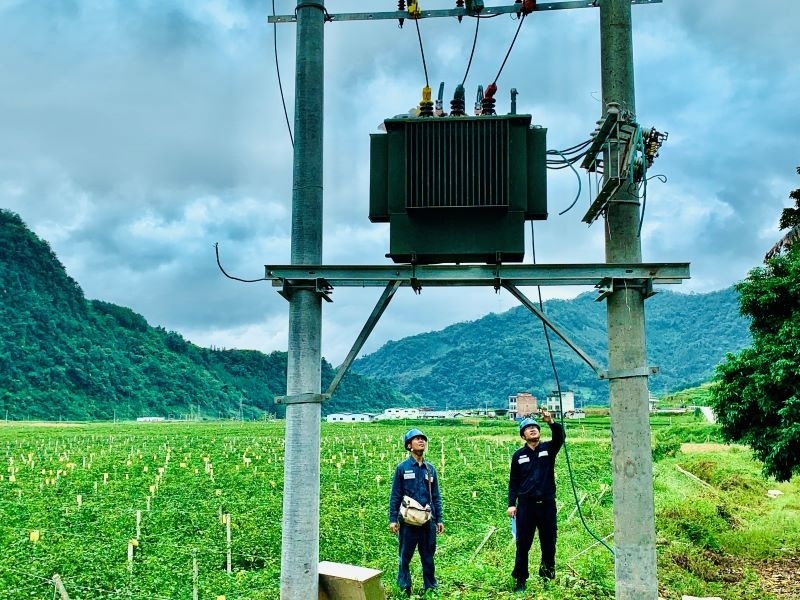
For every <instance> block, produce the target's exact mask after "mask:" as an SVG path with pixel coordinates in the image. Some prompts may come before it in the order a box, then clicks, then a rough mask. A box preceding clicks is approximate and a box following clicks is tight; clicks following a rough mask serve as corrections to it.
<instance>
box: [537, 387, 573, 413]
mask: <svg viewBox="0 0 800 600" xmlns="http://www.w3.org/2000/svg"><path fill="white" fill-rule="evenodd" d="M544 407H545V409H546V410H548V411H549V412H551V413H552V414H553V418H554V419H560V418H561V410H562V409H563V410H564V415H567V414H568V413H574V412H575V394H574V393H573V392H561V402H560V403H559V401H558V392H557V391H556V392H551V393H549V394H547V400H545V402H544Z"/></svg>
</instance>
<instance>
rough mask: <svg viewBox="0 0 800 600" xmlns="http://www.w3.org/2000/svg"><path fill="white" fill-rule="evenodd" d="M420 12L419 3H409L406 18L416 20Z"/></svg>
mask: <svg viewBox="0 0 800 600" xmlns="http://www.w3.org/2000/svg"><path fill="white" fill-rule="evenodd" d="M421 12H422V7H421V6H420V5H419V2H409V4H408V16H409V17H411V18H412V19H418V18H419V16H420V13H421Z"/></svg>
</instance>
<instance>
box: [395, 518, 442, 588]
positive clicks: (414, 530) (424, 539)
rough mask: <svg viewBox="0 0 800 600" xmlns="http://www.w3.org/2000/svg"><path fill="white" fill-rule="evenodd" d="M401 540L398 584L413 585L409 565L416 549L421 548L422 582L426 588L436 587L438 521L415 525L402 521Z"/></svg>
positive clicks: (401, 585) (405, 586) (402, 586)
mask: <svg viewBox="0 0 800 600" xmlns="http://www.w3.org/2000/svg"><path fill="white" fill-rule="evenodd" d="M398 538H399V541H400V565H399V568H398V570H397V585H398V586H399V587H400V588H401V589H407V588H410V587H411V573H410V572H409V569H408V566H409V565H410V564H411V558H412V557H413V556H414V550H416V549H418V550H419V559H420V561H421V562H422V584H423V585H424V586H425V589H426V590H427V589H434V588H435V587H436V576H435V575H434V566H433V555H434V554H435V553H436V523H434V522H433V519H431V520H430V521H428V522H427V523H426V524H425V525H422V526H419V527H417V526H414V525H406V524H405V523H403V522H401V523H400V532H399V535H398Z"/></svg>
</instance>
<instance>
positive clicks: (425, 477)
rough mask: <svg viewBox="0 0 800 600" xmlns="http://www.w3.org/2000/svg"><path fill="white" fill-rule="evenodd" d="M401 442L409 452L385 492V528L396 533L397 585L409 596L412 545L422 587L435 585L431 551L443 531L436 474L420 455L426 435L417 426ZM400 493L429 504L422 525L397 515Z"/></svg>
mask: <svg viewBox="0 0 800 600" xmlns="http://www.w3.org/2000/svg"><path fill="white" fill-rule="evenodd" d="M403 445H404V446H405V448H406V450H408V452H409V456H408V458H407V459H406V460H404V461H403V462H401V463H400V464H399V465H397V468H396V469H395V470H394V477H393V478H392V493H391V495H390V496H389V530H390V531H391V532H392V533H394V534H399V542H400V560H399V567H398V570H397V585H398V586H399V587H400V589H401V590H403V592H404V593H405V595H406V596H410V595H411V574H410V573H409V568H408V567H409V564H410V563H411V558H412V557H413V556H414V550H415V549H416V548H419V558H420V561H421V562H422V583H423V586H424V590H425V591H428V590H435V589H436V577H435V575H434V564H433V555H434V554H435V553H436V535H437V534H440V533H442V532H444V524H443V523H442V498H441V496H440V495H439V477H438V476H437V474H436V468H435V467H434V466H433V465H432V464H430V463H428V462H425V459H424V455H425V450H426V449H427V448H428V438H427V437H426V436H425V434H424V433H422V432H421V431H420V430H419V429H411V430H410V431H408V432H407V433H406V434H405V435H404V436H403ZM403 496H409V497H411V498H413V499H414V500H416V501H417V502H419V503H420V504H421V505H422V506H425V507H426V508H429V509H430V511H431V518H430V520H429V521H428V522H427V523H425V524H424V525H412V524H409V523H405V522H403V519H402V518H401V517H400V505H401V503H402V502H403Z"/></svg>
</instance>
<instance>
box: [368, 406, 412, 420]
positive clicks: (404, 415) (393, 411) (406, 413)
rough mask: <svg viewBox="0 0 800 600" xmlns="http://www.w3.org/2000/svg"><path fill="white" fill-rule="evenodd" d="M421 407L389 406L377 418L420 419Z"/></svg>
mask: <svg viewBox="0 0 800 600" xmlns="http://www.w3.org/2000/svg"><path fill="white" fill-rule="evenodd" d="M419 418H420V409H418V408H387V409H386V410H384V411H383V413H381V414H380V415H378V416H377V417H376V419H377V420H384V419H419Z"/></svg>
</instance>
